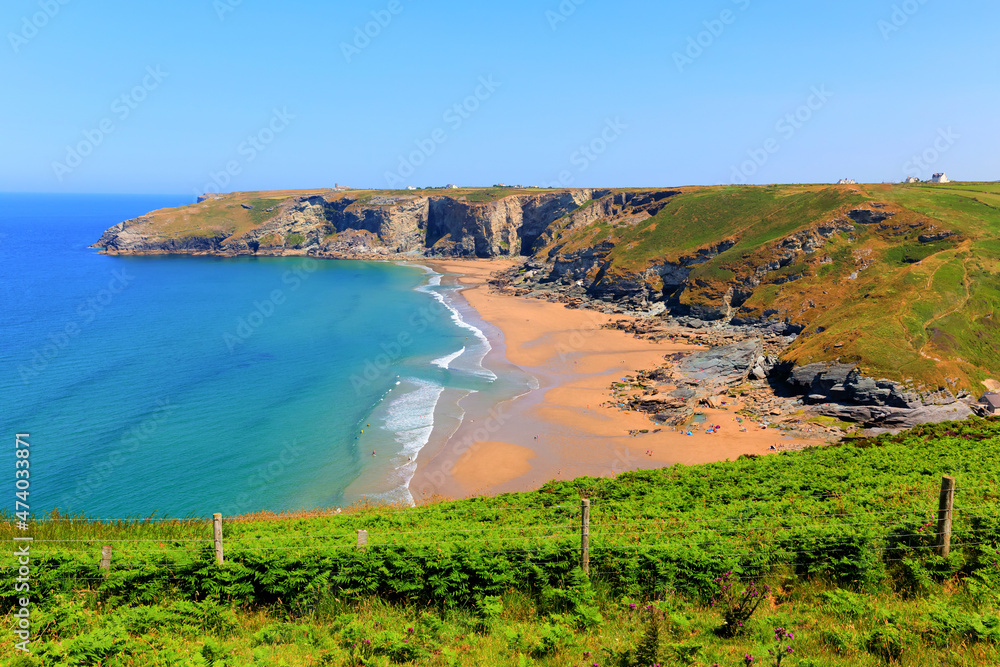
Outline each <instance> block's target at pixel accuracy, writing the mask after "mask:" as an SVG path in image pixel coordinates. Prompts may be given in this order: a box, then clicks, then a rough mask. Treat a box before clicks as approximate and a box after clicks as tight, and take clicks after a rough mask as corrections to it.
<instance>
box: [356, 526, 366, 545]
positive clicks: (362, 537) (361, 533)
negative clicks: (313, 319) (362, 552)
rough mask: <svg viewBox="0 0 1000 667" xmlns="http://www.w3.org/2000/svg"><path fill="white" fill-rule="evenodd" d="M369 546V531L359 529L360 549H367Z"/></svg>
mask: <svg viewBox="0 0 1000 667" xmlns="http://www.w3.org/2000/svg"><path fill="white" fill-rule="evenodd" d="M367 547H368V531H367V530H359V531H358V547H357V548H358V549H365V548H367Z"/></svg>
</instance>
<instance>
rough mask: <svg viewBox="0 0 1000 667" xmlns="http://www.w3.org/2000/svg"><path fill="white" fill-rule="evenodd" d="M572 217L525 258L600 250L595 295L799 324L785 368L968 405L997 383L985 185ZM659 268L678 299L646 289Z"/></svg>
mask: <svg viewBox="0 0 1000 667" xmlns="http://www.w3.org/2000/svg"><path fill="white" fill-rule="evenodd" d="M581 208H582V207H581ZM579 211H580V210H578V212H579ZM578 212H574V213H573V214H570V215H568V216H566V217H565V218H563V219H562V220H560V221H559V222H557V223H556V224H555V225H554V227H555V230H554V231H555V233H554V234H552V236H551V237H550V238H549V239H548V242H547V243H546V245H544V246H543V247H541V248H538V249H537V252H536V257H537V258H540V259H553V258H557V257H559V256H561V255H562V256H565V255H567V254H572V253H575V252H579V251H581V250H584V249H586V248H593V247H595V246H598V245H600V244H602V243H604V244H607V245H610V246H612V248H611V250H610V252H608V253H607V255H606V257H604V258H603V263H602V264H601V265H600V267H599V270H600V273H599V274H598V273H596V271H597V268H598V267H595V273H594V275H593V276H592V277H593V279H594V281H595V287H596V288H600V286H601V285H600V283H601V282H602V281H603V282H606V283H614V282H615V281H621V280H628V279H635V277H636V276H640V277H641V279H643V280H646V281H647V282H648V283H649V288H650V291H652V292H654V293H655V292H656V291H658V290H663V291H664V292H667V294H666V296H667V297H668V298H669V297H670V296H673V297H674V298H675V300H676V302H677V303H678V304H679V305H681V306H685V307H695V308H702V309H706V308H707V309H713V308H714V309H717V310H718V309H727V308H728V309H729V313H728V315H729V316H736V317H743V318H759V317H774V318H778V319H788V320H790V321H792V322H795V323H799V324H803V325H805V326H806V329H805V331H804V332H803V335H802V336H801V337H800V338H799V340H798V341H796V343H795V344H794V345H793V346H792V347H791V348H790V349H789V350H788V351H787V353H786V359H788V360H790V361H794V362H796V363H798V364H804V363H810V362H813V361H830V360H834V359H837V358H839V359H840V360H841V361H845V362H858V363H859V364H860V365H861V366H862V369H863V370H865V371H866V372H867V373H868V374H870V375H875V376H885V377H889V378H891V379H895V380H904V379H908V378H909V379H913V380H914V382H915V383H926V384H927V385H931V386H934V387H937V386H938V385H942V386H945V385H948V386H949V388H954V387H957V386H962V387H965V388H967V389H970V390H971V391H973V392H975V391H979V390H981V389H982V385H981V384H980V383H981V382H982V381H984V380H987V379H988V378H990V377H994V378H995V377H996V376H997V374H1000V345H998V344H997V340H998V335H997V334H998V333H1000V330H998V323H997V321H996V317H995V316H994V312H995V311H996V310H997V308H998V306H1000V185H998V184H996V183H953V184H947V185H938V184H915V185H857V186H854V185H852V186H777V185H775V186H763V187H706V188H681V189H680V193H679V194H677V195H675V196H673V197H671V198H670V199H669V201H668V202H667V203H666V205H665V206H663V207H662V208H661V209H659V210H658V211H657V212H656V214H655V215H653V216H652V217H647V218H646V219H641V220H640V221H638V222H636V221H635V218H634V217H629V216H628V215H627V214H628V213H629V211H628V210H627V207H626V209H625V210H623V211H620V212H618V214H617V215H616V216H614V217H612V218H611V219H608V218H606V217H605V218H598V219H596V220H593V221H591V222H589V223H588V224H584V225H579V224H574V218H576V217H577V215H576V214H577V213H578ZM845 225H847V226H846V227H845ZM832 227H836V228H837V229H834V230H833V233H830V229H831V228H832ZM816 230H819V232H822V233H824V234H829V236H828V237H826V238H822V239H817V238H816V237H815V236H814V235H812V234H811V232H816ZM817 240H819V241H820V244H819V246H818V247H813V246H810V245H809V242H810V241H817ZM720 244H721V245H720ZM706 250H709V251H710V252H707V254H706ZM720 250H721V252H718V253H717V254H715V253H716V252H717V251H720ZM698 251H702V256H700V257H699V256H698ZM665 262H667V263H682V264H685V266H686V268H687V269H689V271H690V273H689V275H688V276H687V279H686V281H685V283H684V285H682V286H681V287H680V288H679V289H678V288H676V286H670V285H663V284H662V283H659V282H657V281H658V280H659V279H660V276H659V274H660V273H662V271H661V270H659V269H657V268H656V267H658V266H659V265H662V264H663V263H665ZM671 291H673V293H672V294H670V292H671ZM948 379H951V382H948Z"/></svg>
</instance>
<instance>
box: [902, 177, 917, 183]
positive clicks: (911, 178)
mask: <svg viewBox="0 0 1000 667" xmlns="http://www.w3.org/2000/svg"><path fill="white" fill-rule="evenodd" d="M903 182H904V183H919V182H920V179H919V178H917V177H916V176H907V177H906V180H905V181H903Z"/></svg>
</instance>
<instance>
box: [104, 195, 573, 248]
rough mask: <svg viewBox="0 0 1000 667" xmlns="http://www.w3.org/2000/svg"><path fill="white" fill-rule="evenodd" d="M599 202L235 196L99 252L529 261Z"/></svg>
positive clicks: (153, 224) (120, 230) (139, 224)
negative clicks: (544, 239) (557, 230)
mask: <svg viewBox="0 0 1000 667" xmlns="http://www.w3.org/2000/svg"><path fill="white" fill-rule="evenodd" d="M591 197H592V191H591V190H564V191H554V192H544V193H536V194H524V195H518V194H513V195H510V196H504V197H499V198H496V199H493V200H490V201H474V200H473V201H470V200H469V197H468V196H445V195H440V196H419V195H411V194H398V195H397V194H379V193H375V194H371V193H362V194H360V195H355V194H345V195H336V194H334V195H331V194H313V195H302V196H293V197H288V198H284V199H270V198H261V197H258V198H254V197H252V196H248V195H247V194H245V193H235V194H233V195H220V196H206V197H205V198H203V199H202V200H201V201H199V202H198V203H197V204H194V205H192V206H190V207H182V208H180V209H167V210H164V211H155V212H153V213H150V214H147V215H145V216H141V217H139V218H134V219H132V220H126V221H125V222H122V223H120V224H118V225H115V226H114V227H112V228H110V229H108V230H107V231H106V232H104V234H103V235H102V236H101V238H100V239H99V240H98V241H97V243H95V244H94V246H93V247H97V248H101V249H102V250H103V251H105V252H109V253H122V254H130V253H133V254H150V253H212V254H223V255H250V254H258V255H282V254H303V253H304V254H309V255H315V256H320V257H346V256H366V255H374V256H390V255H396V254H407V253H409V254H413V253H422V254H427V255H451V256H469V257H497V256H503V255H520V254H523V253H529V252H530V251H531V249H532V248H533V246H534V244H535V243H536V241H537V240H538V238H539V237H540V236H541V235H542V234H543V233H544V232H545V231H546V230H547V229H548V227H549V225H551V224H552V223H553V222H554V221H556V220H558V219H560V218H562V217H563V216H565V215H566V214H568V213H570V212H571V211H573V210H575V209H577V208H578V207H579V206H580V205H581V204H583V203H584V202H587V201H590V199H591ZM262 207H266V208H262ZM185 223H187V224H185Z"/></svg>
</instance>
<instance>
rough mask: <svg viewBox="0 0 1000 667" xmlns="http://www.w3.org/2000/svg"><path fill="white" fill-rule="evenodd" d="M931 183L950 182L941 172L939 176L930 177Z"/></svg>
mask: <svg viewBox="0 0 1000 667" xmlns="http://www.w3.org/2000/svg"><path fill="white" fill-rule="evenodd" d="M931 183H950V181H949V180H948V177H947V176H946V175H945V173H944V172H943V171H942V172H941V173H939V174H934V175H933V176H931Z"/></svg>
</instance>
